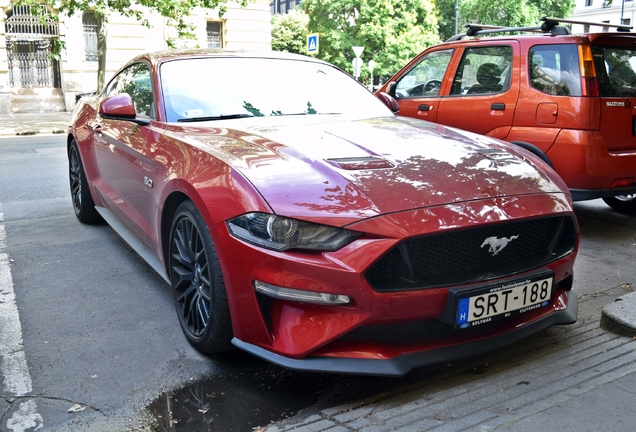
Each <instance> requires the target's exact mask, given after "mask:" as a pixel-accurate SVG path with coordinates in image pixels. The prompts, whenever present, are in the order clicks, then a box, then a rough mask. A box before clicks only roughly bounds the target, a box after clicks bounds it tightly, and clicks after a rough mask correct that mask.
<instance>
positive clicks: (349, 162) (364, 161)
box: [327, 156, 395, 170]
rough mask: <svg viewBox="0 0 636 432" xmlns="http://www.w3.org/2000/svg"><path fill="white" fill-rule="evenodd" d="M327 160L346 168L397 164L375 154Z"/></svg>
mask: <svg viewBox="0 0 636 432" xmlns="http://www.w3.org/2000/svg"><path fill="white" fill-rule="evenodd" d="M327 162H329V163H330V164H331V165H334V166H336V167H338V168H341V169H345V170H366V169H378V168H393V167H394V166H395V165H393V164H392V163H391V162H389V161H388V160H386V159H383V158H379V157H374V156H366V157H350V158H335V159H327Z"/></svg>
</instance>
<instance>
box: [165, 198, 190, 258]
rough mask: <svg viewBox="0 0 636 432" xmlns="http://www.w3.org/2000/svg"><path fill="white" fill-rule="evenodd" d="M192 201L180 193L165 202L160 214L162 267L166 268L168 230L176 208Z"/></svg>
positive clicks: (168, 240) (168, 241)
mask: <svg viewBox="0 0 636 432" xmlns="http://www.w3.org/2000/svg"><path fill="white" fill-rule="evenodd" d="M188 200H189V201H193V200H192V199H191V198H190V197H189V196H188V195H187V194H185V193H184V192H182V191H174V192H172V193H171V194H170V195H169V196H168V197H167V198H166V200H165V202H164V205H163V211H162V213H161V253H162V255H163V262H164V266H165V267H166V270H167V266H168V246H169V243H170V228H171V227H172V219H173V218H174V214H175V213H176V212H177V208H179V205H180V204H181V203H182V202H184V201H188Z"/></svg>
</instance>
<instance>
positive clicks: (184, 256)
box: [169, 201, 232, 354]
mask: <svg viewBox="0 0 636 432" xmlns="http://www.w3.org/2000/svg"><path fill="white" fill-rule="evenodd" d="M169 254H170V257H169V271H170V282H171V284H172V290H173V294H174V303H175V308H176V310H177V315H178V317H179V323H180V324H181V328H182V330H183V332H184V333H185V335H186V337H187V338H188V341H189V342H190V343H191V344H192V346H194V347H195V348H196V349H197V350H199V351H200V352H202V353H206V354H212V353H218V352H222V351H227V350H228V349H230V348H231V347H232V345H231V340H232V325H231V320H230V311H229V307H228V302H227V295H226V292H225V284H224V282H223V275H222V274H221V267H220V265H219V260H218V257H217V254H216V249H215V247H214V244H213V242H212V238H211V236H210V232H209V230H208V228H207V225H206V224H205V221H204V220H203V217H202V216H201V214H200V213H199V211H198V210H197V208H196V206H195V205H194V203H192V202H191V201H184V202H183V203H181V205H179V208H178V209H177V212H176V213H175V216H174V218H173V221H172V228H171V231H170V250H169Z"/></svg>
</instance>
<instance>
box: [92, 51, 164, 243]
mask: <svg viewBox="0 0 636 432" xmlns="http://www.w3.org/2000/svg"><path fill="white" fill-rule="evenodd" d="M121 93H127V94H128V95H129V96H130V97H131V99H132V101H133V104H134V106H135V110H136V112H137V116H138V117H146V118H153V117H154V113H153V107H154V97H153V91H152V83H151V78H150V68H149V65H148V64H146V63H144V62H140V63H135V64H133V65H131V66H130V67H128V68H126V69H124V70H123V71H121V72H120V73H119V74H118V75H117V76H116V77H115V78H114V79H113V80H111V82H110V83H109V85H108V87H107V88H106V91H105V93H104V96H105V98H108V97H111V96H114V95H116V94H121ZM98 122H99V123H98V124H96V125H93V130H94V139H93V142H94V145H95V161H96V163H97V167H98V172H99V176H100V181H99V182H97V184H96V187H97V188H98V189H99V190H100V193H101V194H102V196H104V198H105V202H106V203H107V204H106V205H107V207H108V210H110V211H111V212H112V213H113V214H114V215H115V216H116V217H117V218H118V219H119V220H120V221H121V222H122V223H123V224H124V225H126V227H127V228H128V229H129V230H130V231H132V232H133V234H135V235H136V236H137V237H138V238H139V239H140V240H142V241H143V242H144V243H146V244H148V235H147V230H148V219H147V214H146V209H145V207H146V196H145V195H146V193H147V192H146V191H145V190H144V188H143V185H144V180H143V165H144V159H145V158H144V156H143V151H144V148H145V146H146V144H147V141H148V140H149V139H152V136H153V134H152V132H151V131H150V129H149V127H147V126H141V125H139V124H137V123H134V122H131V121H127V120H118V119H112V118H105V117H100V118H99V119H98Z"/></svg>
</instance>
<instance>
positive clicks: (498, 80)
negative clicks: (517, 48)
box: [451, 45, 512, 95]
mask: <svg viewBox="0 0 636 432" xmlns="http://www.w3.org/2000/svg"><path fill="white" fill-rule="evenodd" d="M511 65H512V47H511V46H509V45H504V46H486V47H476V48H467V49H466V51H464V55H463V56H462V59H461V62H460V63H459V66H458V67H457V73H456V74H455V78H454V79H453V87H452V88H451V95H479V94H493V93H501V92H504V91H506V90H508V89H509V88H510V79H509V78H510V69H511Z"/></svg>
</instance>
